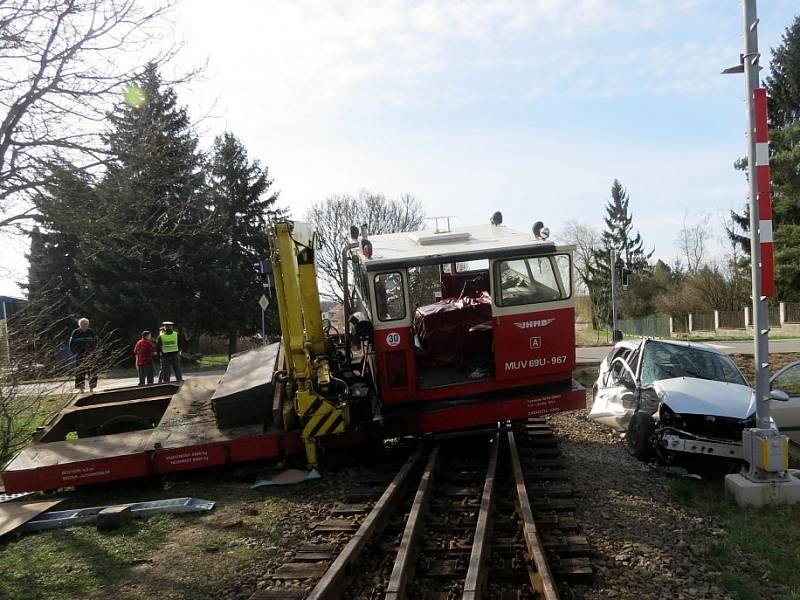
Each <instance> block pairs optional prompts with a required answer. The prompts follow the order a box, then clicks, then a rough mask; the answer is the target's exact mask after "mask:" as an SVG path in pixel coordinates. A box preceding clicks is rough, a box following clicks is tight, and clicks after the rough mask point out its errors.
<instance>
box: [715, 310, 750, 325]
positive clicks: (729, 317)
mask: <svg viewBox="0 0 800 600" xmlns="http://www.w3.org/2000/svg"><path fill="white" fill-rule="evenodd" d="M719 327H720V329H744V328H745V324H744V310H721V311H719Z"/></svg>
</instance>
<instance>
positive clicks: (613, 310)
mask: <svg viewBox="0 0 800 600" xmlns="http://www.w3.org/2000/svg"><path fill="white" fill-rule="evenodd" d="M616 335H617V251H616V250H612V251H611V343H612V344H616V343H617V338H616Z"/></svg>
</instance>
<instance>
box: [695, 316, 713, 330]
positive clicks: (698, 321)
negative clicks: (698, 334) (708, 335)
mask: <svg viewBox="0 0 800 600" xmlns="http://www.w3.org/2000/svg"><path fill="white" fill-rule="evenodd" d="M714 330H716V325H715V322H714V313H697V314H693V315H692V331H714Z"/></svg>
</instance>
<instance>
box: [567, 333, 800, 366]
mask: <svg viewBox="0 0 800 600" xmlns="http://www.w3.org/2000/svg"><path fill="white" fill-rule="evenodd" d="M698 343H700V342H698ZM703 343H705V344H707V345H709V346H712V347H714V348H718V349H719V350H722V351H723V352H725V353H726V354H750V355H752V354H753V341H752V340H741V341H739V340H735V341H734V340H728V341H724V342H703ZM609 350H611V346H585V347H582V348H576V349H575V358H576V361H577V363H578V364H579V365H592V364H598V363H599V362H600V361H601V360H603V358H604V357H605V355H606V354H608V352H609ZM769 351H770V353H776V354H783V353H786V352H800V339H792V340H771V341H770V342H769Z"/></svg>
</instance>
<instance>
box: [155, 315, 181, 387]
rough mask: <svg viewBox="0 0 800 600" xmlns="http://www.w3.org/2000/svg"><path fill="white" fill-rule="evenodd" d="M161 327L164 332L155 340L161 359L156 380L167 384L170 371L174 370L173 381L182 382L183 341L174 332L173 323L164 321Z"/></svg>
mask: <svg viewBox="0 0 800 600" xmlns="http://www.w3.org/2000/svg"><path fill="white" fill-rule="evenodd" d="M162 325H163V326H164V331H162V332H161V333H160V334H158V340H156V347H157V348H158V354H159V356H160V357H161V372H160V373H159V375H158V380H159V381H163V382H164V383H169V379H170V371H171V370H174V371H175V380H176V381H183V373H182V372H181V350H183V341H182V339H181V336H180V335H178V332H177V331H176V330H175V323H173V322H172V321H164V322H163V323H162Z"/></svg>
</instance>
